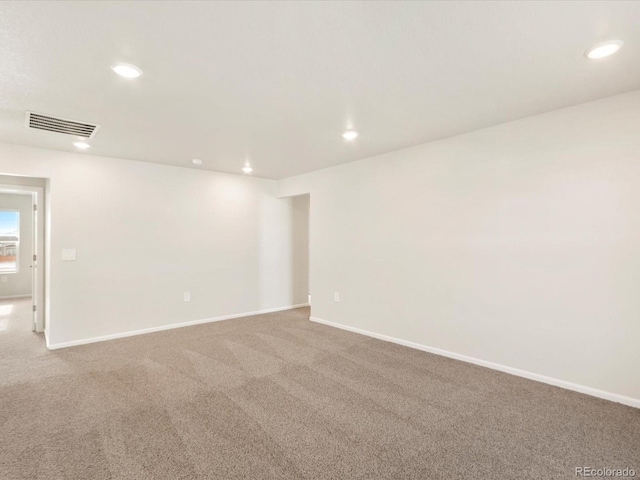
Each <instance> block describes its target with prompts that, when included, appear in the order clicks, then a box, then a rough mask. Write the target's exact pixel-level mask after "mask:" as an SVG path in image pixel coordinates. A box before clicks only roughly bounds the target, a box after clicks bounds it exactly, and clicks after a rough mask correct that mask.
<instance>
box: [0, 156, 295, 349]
mask: <svg viewBox="0 0 640 480" xmlns="http://www.w3.org/2000/svg"><path fill="white" fill-rule="evenodd" d="M0 173H2V174H19V175H29V176H34V177H42V178H48V179H49V192H48V205H49V217H50V233H51V255H50V257H51V258H50V259H49V261H50V278H51V285H50V287H51V289H50V298H51V303H50V325H49V327H50V331H49V341H50V343H51V344H54V345H55V344H61V343H66V342H72V341H78V340H82V339H88V338H93V337H99V336H104V335H112V334H118V333H123V332H128V331H132V330H139V329H145V328H153V327H160V326H165V325H169V324H174V323H181V322H187V321H194V320H200V319H205V318H211V317H218V316H225V315H232V314H240V313H244V312H254V311H258V310H263V309H270V308H277V307H283V306H289V305H291V304H293V303H294V302H293V294H292V291H293V290H292V259H291V248H292V247H291V242H292V224H291V222H292V220H291V218H292V212H291V200H290V199H285V200H281V199H277V198H275V197H274V188H275V182H274V181H272V180H264V179H258V178H252V177H247V176H240V175H229V174H219V173H212V172H206V171H200V170H195V169H187V168H178V167H171V166H164V165H156V164H151V163H143V162H134V161H128V160H121V159H116V158H103V157H95V156H88V155H81V154H74V153H64V152H54V151H49V150H42V149H35V148H29V147H21V146H15V145H7V144H0ZM65 248H76V249H77V261H75V262H63V261H62V260H61V254H62V250H63V249H65ZM185 291H189V292H191V302H188V303H185V302H184V301H183V292H185Z"/></svg>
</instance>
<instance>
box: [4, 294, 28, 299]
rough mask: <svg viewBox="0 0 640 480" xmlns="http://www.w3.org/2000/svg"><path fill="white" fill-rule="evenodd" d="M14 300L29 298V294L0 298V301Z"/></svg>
mask: <svg viewBox="0 0 640 480" xmlns="http://www.w3.org/2000/svg"><path fill="white" fill-rule="evenodd" d="M14 298H31V294H28V295H7V296H5V297H0V300H12V299H14Z"/></svg>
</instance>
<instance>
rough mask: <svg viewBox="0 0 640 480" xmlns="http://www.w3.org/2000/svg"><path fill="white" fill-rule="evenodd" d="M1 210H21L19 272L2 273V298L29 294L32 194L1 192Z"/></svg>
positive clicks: (31, 286)
mask: <svg viewBox="0 0 640 480" xmlns="http://www.w3.org/2000/svg"><path fill="white" fill-rule="evenodd" d="M0 183H1V182H0ZM0 210H17V211H18V212H20V246H19V252H18V272H17V273H10V274H6V275H0V298H2V297H18V296H29V295H31V290H32V288H33V285H32V280H31V268H30V266H31V255H33V219H32V215H33V200H32V198H31V195H17V194H9V193H0ZM3 277H4V278H3Z"/></svg>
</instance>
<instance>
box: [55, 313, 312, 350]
mask: <svg viewBox="0 0 640 480" xmlns="http://www.w3.org/2000/svg"><path fill="white" fill-rule="evenodd" d="M308 306H309V304H308V303H300V304H298V305H289V306H286V307H276V308H267V309H265V310H258V311H255V312H245V313H235V314H233V315H223V316H221V317H213V318H204V319H201V320H191V321H188V322H181V323H171V324H169V325H161V326H159V327H150V328H143V329H141V330H131V331H129V332H122V333H112V334H110V335H103V336H100V337H92V338H83V339H80V340H72V341H70V342H62V343H53V344H52V343H49V337H48V335H45V338H46V341H47V348H48V349H49V350H58V349H60V348H67V347H75V346H78V345H86V344H88V343H97V342H106V341H107V340H115V339H116V338H125V337H133V336H135V335H144V334H145V333H154V332H162V331H164V330H173V329H174V328H182V327H191V326H193V325H201V324H203V323H212V322H220V321H222V320H231V319H232V318H240V317H250V316H252V315H261V314H263V313H273V312H282V311H284V310H293V309H294V308H301V307H308Z"/></svg>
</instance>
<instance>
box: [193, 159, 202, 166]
mask: <svg viewBox="0 0 640 480" xmlns="http://www.w3.org/2000/svg"><path fill="white" fill-rule="evenodd" d="M191 163H193V164H194V165H202V160H200V159H199V158H194V159H193V160H191Z"/></svg>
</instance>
